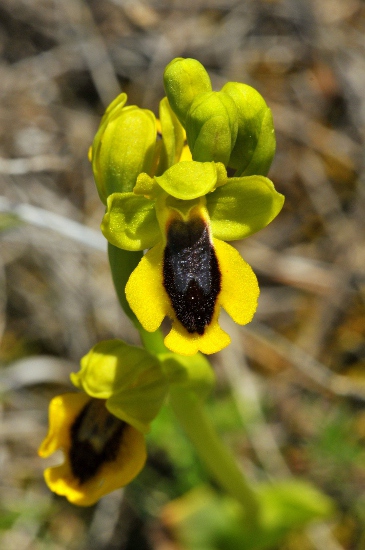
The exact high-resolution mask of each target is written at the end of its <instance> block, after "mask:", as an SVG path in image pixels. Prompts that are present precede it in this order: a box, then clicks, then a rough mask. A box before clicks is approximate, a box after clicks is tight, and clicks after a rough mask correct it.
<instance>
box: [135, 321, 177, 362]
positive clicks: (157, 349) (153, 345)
mask: <svg viewBox="0 0 365 550" xmlns="http://www.w3.org/2000/svg"><path fill="white" fill-rule="evenodd" d="M138 330H139V334H140V337H141V340H142V344H143V346H144V347H145V349H146V350H147V351H150V352H151V353H154V354H155V355H158V354H159V353H166V352H167V351H169V350H168V349H167V347H166V346H165V344H164V343H163V340H164V337H163V334H162V332H161V331H160V330H159V329H158V330H156V331H155V332H147V330H145V329H144V328H143V327H141V328H138Z"/></svg>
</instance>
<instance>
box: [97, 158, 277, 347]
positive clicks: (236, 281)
mask: <svg viewBox="0 0 365 550" xmlns="http://www.w3.org/2000/svg"><path fill="white" fill-rule="evenodd" d="M282 204H283V197H282V195H280V194H279V193H277V192H276V191H275V189H274V186H273V184H272V183H271V182H270V180H268V179H267V178H265V177H263V176H247V177H242V178H227V174H226V170H225V168H224V166H223V165H222V164H220V163H214V162H207V163H200V162H194V161H184V162H179V163H177V164H175V165H174V166H172V167H171V168H169V169H168V170H167V171H166V172H164V174H162V175H161V176H157V177H154V178H151V177H149V176H148V175H147V174H141V175H140V176H139V177H138V178H137V184H136V186H135V188H134V193H114V194H112V195H110V196H109V198H108V201H107V212H106V214H105V216H104V220H103V223H102V231H103V233H104V235H105V236H106V238H107V239H108V240H109V242H111V243H112V244H114V245H115V246H119V247H121V248H125V249H129V250H142V249H147V248H150V250H149V251H148V252H147V253H146V254H145V256H144V257H143V258H142V260H141V262H140V263H139V265H138V266H137V268H136V269H135V270H134V271H133V273H132V274H131V276H130V278H129V281H128V283H127V286H126V296H127V300H128V302H129V304H130V306H131V308H132V310H133V311H134V313H135V314H136V316H137V318H138V319H139V321H140V323H141V324H142V326H143V327H144V328H145V329H146V330H148V331H154V330H156V329H157V328H158V327H159V326H160V324H161V322H162V320H163V319H164V317H165V316H168V317H169V318H170V319H171V320H172V328H171V331H170V332H169V334H168V335H167V336H166V338H165V345H166V346H167V347H168V348H169V349H170V350H172V351H174V352H177V353H181V354H183V355H192V354H194V353H196V352H197V351H202V352H203V353H208V354H209V353H215V352H217V351H219V350H221V349H222V348H224V347H225V346H227V345H228V344H229V342H230V338H229V336H228V334H226V333H225V332H224V331H223V330H222V329H221V328H220V326H219V324H218V318H219V313H220V309H221V307H223V308H224V309H225V310H226V311H227V313H228V314H229V315H230V316H231V317H232V318H233V319H234V321H236V322H237V323H239V324H242V325H243V324H246V323H248V322H249V321H250V320H251V319H252V316H253V314H254V312H255V310H256V307H257V299H258V295H259V288H258V284H257V280H256V276H255V274H254V273H253V271H252V269H251V268H250V266H249V265H248V264H247V263H246V262H245V261H244V260H243V259H242V258H241V256H240V255H239V253H238V252H237V251H236V250H235V249H234V248H233V247H232V246H231V245H229V244H227V243H225V242H224V241H225V240H235V239H242V238H244V237H247V236H248V235H250V234H252V233H254V232H255V231H258V230H259V229H261V228H263V227H265V226H266V225H267V224H268V223H270V221H271V220H272V219H273V218H274V217H275V216H276V215H277V213H278V212H279V211H280V209H281V207H282Z"/></svg>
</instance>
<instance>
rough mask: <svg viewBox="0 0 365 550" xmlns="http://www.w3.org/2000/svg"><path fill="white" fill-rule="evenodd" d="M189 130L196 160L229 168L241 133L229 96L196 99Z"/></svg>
mask: <svg viewBox="0 0 365 550" xmlns="http://www.w3.org/2000/svg"><path fill="white" fill-rule="evenodd" d="M185 128H186V136H187V140H188V144H189V147H190V150H191V153H192V156H193V159H194V160H198V161H201V162H205V161H212V160H213V161H215V162H222V163H223V164H225V165H226V166H227V165H228V161H229V159H230V156H231V152H232V149H233V147H234V144H235V142H236V138H237V130H238V113H237V108H236V105H235V103H234V101H233V100H232V99H231V98H230V96H229V95H228V94H225V93H224V92H207V93H203V94H199V95H198V96H196V98H195V99H194V101H193V102H192V104H191V107H190V109H189V111H188V114H187V116H186V125H185Z"/></svg>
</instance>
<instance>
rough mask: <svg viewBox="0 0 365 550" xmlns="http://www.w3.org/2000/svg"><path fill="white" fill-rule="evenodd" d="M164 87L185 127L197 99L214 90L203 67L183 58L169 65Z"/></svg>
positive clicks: (178, 58)
mask: <svg viewBox="0 0 365 550" xmlns="http://www.w3.org/2000/svg"><path fill="white" fill-rule="evenodd" d="M164 86H165V92H166V95H167V98H168V100H169V103H170V105H171V107H172V109H173V111H174V112H175V114H176V115H177V117H178V118H179V120H180V122H181V123H182V125H183V126H184V125H185V119H186V115H187V112H188V110H189V108H190V105H191V104H192V102H193V100H194V99H195V97H196V96H197V95H198V94H200V93H202V92H210V91H211V90H212V85H211V82H210V78H209V75H208V73H207V71H206V70H205V69H204V67H203V65H202V64H201V63H199V61H197V60H196V59H189V58H188V59H183V58H182V57H177V58H176V59H173V60H172V61H171V63H169V64H168V65H167V67H166V69H165V72H164Z"/></svg>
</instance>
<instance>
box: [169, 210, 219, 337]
mask: <svg viewBox="0 0 365 550" xmlns="http://www.w3.org/2000/svg"><path fill="white" fill-rule="evenodd" d="M163 284H164V287H165V290H166V292H167V294H168V295H169V297H170V300H171V304H172V307H173V309H174V311H175V314H176V317H177V319H178V320H179V321H180V323H181V324H182V325H183V326H184V327H185V328H186V330H187V331H188V332H190V333H194V332H197V333H198V334H200V335H202V334H204V331H205V328H206V326H207V325H209V324H210V322H211V320H212V318H213V314H214V308H215V304H216V301H217V296H218V294H219V291H220V289H221V273H220V271H219V264H218V260H217V257H216V254H215V251H214V248H213V246H212V243H211V241H210V236H209V230H208V226H207V224H206V223H205V222H204V220H202V219H201V218H198V217H197V218H194V219H192V220H189V221H187V222H185V221H183V220H176V219H175V220H173V221H172V222H171V223H170V225H169V228H168V231H167V244H166V247H165V251H164V260H163Z"/></svg>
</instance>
